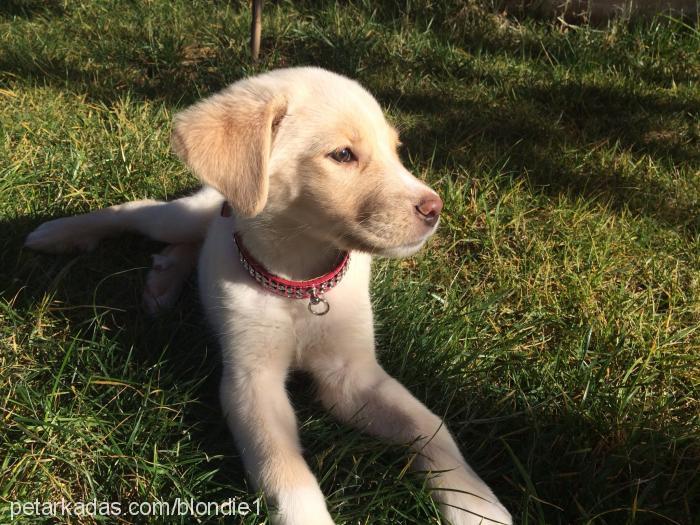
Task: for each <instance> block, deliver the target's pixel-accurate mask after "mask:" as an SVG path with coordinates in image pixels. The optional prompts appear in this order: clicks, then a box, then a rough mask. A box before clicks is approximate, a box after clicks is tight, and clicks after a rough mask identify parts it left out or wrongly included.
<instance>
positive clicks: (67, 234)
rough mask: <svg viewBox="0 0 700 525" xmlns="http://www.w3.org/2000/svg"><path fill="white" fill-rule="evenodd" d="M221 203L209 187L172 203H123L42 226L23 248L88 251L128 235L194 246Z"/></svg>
mask: <svg viewBox="0 0 700 525" xmlns="http://www.w3.org/2000/svg"><path fill="white" fill-rule="evenodd" d="M222 202H223V197H222V196H221V194H220V193H218V192H217V191H216V190H214V189H212V188H209V187H205V188H203V189H202V190H200V191H198V192H197V193H195V194H194V195H191V196H189V197H184V198H182V199H177V200H174V201H171V202H161V201H154V200H141V201H134V202H126V203H124V204H118V205H116V206H111V207H109V208H104V209H102V210H97V211H94V212H92V213H87V214H84V215H76V216H74V217H64V218H61V219H55V220H53V221H48V222H45V223H43V224H41V225H40V226H39V227H38V228H37V229H36V230H34V231H33V232H31V233H30V234H29V235H28V236H27V239H26V241H25V243H24V245H25V246H26V247H27V248H31V249H32V250H38V251H42V252H48V253H63V252H69V251H75V250H79V251H80V250H82V251H89V250H93V249H94V248H95V247H96V246H97V244H98V243H99V242H100V240H102V239H104V238H106V237H114V236H116V235H119V234H121V233H128V232H132V233H140V234H142V235H146V236H147V237H150V238H151V239H153V240H156V241H161V242H167V243H172V244H179V243H196V242H200V241H202V240H203V239H204V234H205V232H206V229H207V227H208V225H209V221H210V220H211V219H212V218H213V217H215V216H216V213H217V212H218V211H219V209H220V208H221V203H222Z"/></svg>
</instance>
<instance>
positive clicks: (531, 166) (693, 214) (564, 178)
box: [378, 84, 700, 236]
mask: <svg viewBox="0 0 700 525" xmlns="http://www.w3.org/2000/svg"><path fill="white" fill-rule="evenodd" d="M378 95H379V97H380V99H382V101H383V102H385V103H388V104H390V105H391V106H392V107H395V108H397V109H398V110H399V111H400V112H406V113H413V114H418V115H420V116H421V121H424V122H425V124H423V123H419V124H418V125H415V126H412V127H411V128H410V129H407V130H405V131H404V132H403V133H402V141H403V142H404V144H405V146H406V150H407V151H408V152H410V153H411V154H412V155H414V156H418V157H419V158H420V159H421V161H422V162H424V163H429V164H430V165H431V166H433V167H435V168H443V167H449V168H459V167H465V166H471V165H473V164H474V160H475V152H476V153H477V154H478V155H479V156H480V158H481V160H482V161H483V160H484V159H486V162H485V163H483V164H485V165H487V166H489V165H495V166H499V165H501V166H502V169H504V170H505V171H509V172H511V173H514V174H517V176H521V177H525V178H526V179H527V180H528V182H529V183H530V184H531V185H532V186H533V187H534V188H535V189H537V190H540V191H542V192H544V193H546V194H549V195H557V194H560V193H565V194H570V195H573V196H577V195H580V196H582V197H584V198H585V199H597V200H602V201H603V202H605V203H608V204H610V205H612V208H613V209H617V210H623V209H629V210H630V211H632V213H635V214H640V215H643V216H648V217H650V218H653V219H654V220H656V221H657V222H659V223H660V224H662V225H664V226H667V227H673V228H677V229H678V230H679V231H681V232H682V233H685V234H687V235H691V236H692V235H696V234H697V233H698V232H700V202H698V201H697V200H693V199H688V198H685V197H687V196H686V195H683V194H679V192H678V189H677V188H676V187H675V186H674V183H675V182H676V181H673V180H669V179H668V178H661V177H658V178H657V177H654V176H653V175H654V174H653V173H650V172H649V171H647V170H646V169H645V166H644V164H645V163H644V162H640V161H641V160H642V159H643V158H645V157H646V158H647V159H655V160H656V161H657V162H659V163H661V165H662V166H663V167H664V168H667V167H668V166H675V167H683V166H686V167H688V168H690V167H693V166H697V167H698V169H699V170H700V149H698V147H697V141H696V140H695V138H694V137H693V136H692V130H691V132H690V133H691V136H689V137H685V136H683V134H682V124H683V123H681V124H680V126H679V123H678V120H677V118H678V115H679V114H683V113H684V112H688V113H692V114H699V115H700V105H699V104H697V103H696V102H691V103H687V104H686V103H683V102H679V101H670V100H666V99H663V98H661V97H654V96H651V95H637V94H634V93H627V92H624V91H622V90H616V89H612V88H606V89H604V88H600V87H597V86H592V85H585V84H562V85H559V86H551V87H548V88H538V87H522V88H519V89H516V90H515V92H514V94H513V95H514V99H512V100H509V101H501V103H499V104H498V105H494V106H488V105H485V104H483V103H478V102H475V101H471V100H468V99H465V98H461V99H453V98H451V97H450V96H444V95H443V96H439V97H438V96H435V94H434V93H422V92H419V91H418V92H412V93H399V92H397V91H391V90H384V91H381V92H379V93H378ZM675 126H678V127H675ZM601 147H602V148H605V149H607V150H608V151H610V149H611V147H612V149H613V150H614V152H615V154H625V155H628V158H629V160H628V162H629V164H628V165H625V164H624V163H616V162H614V159H611V158H610V156H609V155H610V154H609V153H608V154H607V155H608V156H607V157H606V156H605V154H604V153H601V152H600V151H599V150H600V149H601ZM585 157H588V158H587V159H586V160H585V162H586V164H587V165H589V166H591V167H590V168H588V169H587V170H585V171H583V170H582V169H581V168H580V163H583V162H584V158H585ZM591 158H593V159H595V161H593V162H591V161H590V159H591ZM504 161H505V162H504ZM635 163H639V164H641V166H639V167H638V168H633V169H630V168H629V166H630V165H633V164H635ZM475 175H476V176H480V175H481V174H479V173H476V174H475ZM689 176H691V175H689Z"/></svg>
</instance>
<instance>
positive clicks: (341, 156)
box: [328, 148, 357, 163]
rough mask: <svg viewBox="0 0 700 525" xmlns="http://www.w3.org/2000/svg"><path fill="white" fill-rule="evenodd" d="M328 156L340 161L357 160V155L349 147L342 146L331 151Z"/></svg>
mask: <svg viewBox="0 0 700 525" xmlns="http://www.w3.org/2000/svg"><path fill="white" fill-rule="evenodd" d="M328 156H329V157H330V158H332V159H333V160H334V161H336V162H340V163H346V162H352V161H353V160H357V157H356V156H355V154H354V153H353V152H352V150H351V149H350V148H342V149H337V150H335V151H331V152H330V153H329V154H328Z"/></svg>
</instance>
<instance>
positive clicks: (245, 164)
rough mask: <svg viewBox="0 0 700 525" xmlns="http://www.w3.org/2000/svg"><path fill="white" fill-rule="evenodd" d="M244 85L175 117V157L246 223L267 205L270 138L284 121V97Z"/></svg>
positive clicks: (215, 96) (173, 140) (238, 85)
mask: <svg viewBox="0 0 700 525" xmlns="http://www.w3.org/2000/svg"><path fill="white" fill-rule="evenodd" d="M256 87H257V86H255V85H254V84H252V83H251V81H245V80H244V81H243V82H239V83H237V84H234V85H233V86H231V87H229V88H228V89H226V90H224V91H223V92H221V93H218V94H216V95H213V96H212V97H210V98H208V99H206V100H203V101H201V102H199V103H197V104H195V105H194V106H192V107H190V108H188V109H186V110H185V111H183V112H181V113H179V114H178V115H176V116H175V121H174V123H173V132H172V137H171V143H172V148H173V151H174V152H175V154H176V155H177V156H178V157H179V158H180V159H181V160H182V161H183V162H184V163H185V164H187V166H189V168H190V169H191V170H192V171H193V172H194V174H195V175H196V176H197V177H198V178H199V179H200V180H201V181H202V182H204V183H205V184H208V185H209V186H213V187H214V188H216V189H217V190H219V191H220V192H221V193H222V194H223V195H224V197H226V199H227V200H228V202H229V203H230V204H231V206H233V208H234V209H235V210H236V212H237V213H238V214H239V215H241V216H244V217H253V216H254V215H257V214H258V213H260V211H261V210H262V209H263V208H264V207H265V202H266V201H267V191H268V185H269V182H268V181H269V175H268V172H267V170H268V159H269V158H270V148H271V145H272V138H273V133H274V131H275V130H276V127H277V125H278V124H279V122H280V121H281V119H282V118H283V117H284V115H285V113H286V110H287V104H286V101H285V100H284V98H283V97H281V96H279V95H277V96H276V95H274V94H272V93H271V92H269V91H268V90H264V89H256Z"/></svg>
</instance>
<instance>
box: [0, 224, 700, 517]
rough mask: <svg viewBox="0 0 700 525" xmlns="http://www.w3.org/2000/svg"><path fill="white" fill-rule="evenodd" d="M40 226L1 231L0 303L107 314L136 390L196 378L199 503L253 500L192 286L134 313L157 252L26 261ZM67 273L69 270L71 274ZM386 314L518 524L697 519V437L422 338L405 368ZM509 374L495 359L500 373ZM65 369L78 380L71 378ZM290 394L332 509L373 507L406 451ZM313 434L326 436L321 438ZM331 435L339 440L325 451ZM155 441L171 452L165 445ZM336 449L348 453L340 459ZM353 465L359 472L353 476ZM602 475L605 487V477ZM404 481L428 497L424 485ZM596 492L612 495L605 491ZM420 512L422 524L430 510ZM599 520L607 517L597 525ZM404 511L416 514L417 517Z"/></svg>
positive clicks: (388, 356) (396, 367) (410, 380)
mask: <svg viewBox="0 0 700 525" xmlns="http://www.w3.org/2000/svg"><path fill="white" fill-rule="evenodd" d="M45 219H48V217H41V218H35V219H31V220H30V219H26V218H21V219H17V220H15V221H10V222H3V223H2V224H0V226H1V227H2V228H3V231H4V232H8V234H9V235H8V236H7V237H6V238H5V240H4V242H3V252H2V257H0V262H1V263H2V268H3V271H2V273H0V288H1V289H2V298H3V299H4V300H6V301H12V303H13V304H14V308H15V310H16V311H19V312H25V313H29V312H31V311H32V308H34V307H35V305H37V304H40V303H41V302H42V297H43V296H44V294H45V293H46V292H47V291H49V293H50V294H51V295H52V301H51V304H52V305H56V306H58V307H60V308H62V309H63V310H62V311H61V314H60V315H61V316H63V317H64V318H65V319H66V321H67V326H70V327H72V330H74V331H75V330H79V327H81V326H84V325H85V324H86V323H90V322H93V320H94V318H95V313H94V312H95V308H98V309H103V308H106V309H108V310H106V311H107V314H106V315H104V316H102V317H101V318H100V323H101V327H100V329H101V330H104V331H106V332H107V333H111V334H116V335H114V336H113V337H114V340H115V341H116V345H117V350H118V353H117V354H116V358H114V361H113V363H112V366H113V368H114V370H113V374H114V377H115V378H116V379H117V380H119V381H126V382H127V383H130V384H135V383H138V382H139V381H143V377H144V374H145V377H149V372H144V371H149V370H152V371H153V372H152V374H155V375H156V376H157V377H158V383H157V387H158V388H159V389H172V390H173V391H175V392H177V391H178V390H179V388H180V386H179V385H180V384H191V383H192V380H193V376H194V378H199V379H202V380H201V382H199V383H198V384H197V386H196V388H195V389H194V391H188V394H187V395H186V397H187V399H194V403H191V402H190V403H184V406H185V414H184V420H185V421H184V422H185V426H186V428H188V429H189V430H188V432H191V434H192V438H191V439H192V440H193V441H194V442H195V443H196V444H197V445H196V446H197V447H198V449H199V450H201V451H202V452H203V453H204V454H205V455H206V456H207V457H209V458H212V459H211V460H210V461H208V462H207V464H203V465H201V466H200V467H193V468H201V469H202V475H205V473H206V472H205V471H206V470H207V469H213V470H215V471H216V474H215V475H214V476H213V478H211V482H210V485H209V487H210V489H211V490H212V491H213V494H210V495H207V494H198V498H199V499H200V500H205V499H206V497H208V496H210V497H215V496H216V497H219V496H221V495H222V494H226V492H227V490H230V488H231V487H233V488H235V489H236V490H240V491H248V490H249V489H247V488H246V487H247V485H245V482H244V481H243V480H244V474H243V468H242V465H241V463H240V460H239V458H238V455H237V453H236V452H235V446H234V443H233V439H232V438H231V436H230V434H229V432H228V430H227V428H226V425H225V423H224V421H223V417H222V414H221V409H220V406H219V401H218V383H219V378H220V372H219V363H218V361H219V359H218V356H217V352H216V351H213V349H215V348H216V346H217V344H216V341H215V340H214V338H213V337H212V335H211V334H210V333H209V331H208V329H207V326H206V323H205V322H204V320H203V319H202V316H201V313H200V311H199V308H198V307H197V303H198V300H197V297H196V292H195V290H194V286H188V287H187V288H186V290H185V292H184V296H183V297H182V298H181V300H180V302H179V303H178V305H177V307H176V308H175V309H174V311H173V312H171V313H169V314H167V315H165V316H163V317H162V318H158V319H155V320H153V319H148V318H146V317H144V315H143V314H142V312H141V310H140V307H139V303H140V295H141V290H142V289H143V284H144V280H145V275H146V272H147V269H146V267H147V266H148V265H149V263H150V261H149V254H150V253H154V252H156V251H157V250H159V249H160V245H159V244H157V243H154V242H152V241H149V240H146V239H142V238H135V237H126V238H123V239H114V240H108V241H104V242H103V243H102V245H101V246H100V247H99V248H98V249H97V250H96V251H95V252H94V253H91V254H82V255H64V256H49V255H41V254H34V253H29V252H26V251H24V252H23V251H22V249H21V245H22V242H23V239H24V236H25V234H26V232H27V231H29V230H30V229H31V228H32V227H33V226H35V225H36V224H37V223H38V222H40V221H41V220H45ZM66 267H69V271H67V272H64V269H65V268H66ZM125 270H126V271H125ZM121 272H124V273H121ZM94 305H103V306H97V307H95V306H94ZM401 315H403V314H401ZM378 318H379V322H380V326H381V327H380V329H379V331H378V347H379V348H380V349H382V354H381V355H382V361H383V362H384V364H385V366H386V368H387V370H388V371H389V372H390V373H391V374H392V375H395V376H396V377H397V378H398V379H399V380H401V381H402V382H403V383H404V384H406V386H407V387H408V388H409V389H410V390H412V391H413V392H414V393H415V394H416V395H417V397H418V398H419V399H421V400H422V401H424V402H425V403H426V404H427V406H429V407H430V408H431V409H433V410H434V411H435V412H436V413H438V414H442V415H445V416H446V420H447V422H448V424H449V426H450V428H451V430H452V431H453V433H454V434H455V436H456V438H457V440H458V442H459V443H460V447H461V449H462V450H463V451H464V453H465V456H466V457H467V459H468V461H469V462H470V463H471V464H472V465H473V466H474V468H475V469H476V470H477V471H478V472H479V473H480V475H481V476H482V477H483V478H484V479H485V480H486V481H487V482H488V483H489V484H490V485H491V486H492V488H493V489H494V491H495V493H496V494H498V495H499V497H500V498H501V499H502V501H503V503H504V504H506V506H507V507H508V508H510V509H511V510H512V511H513V512H514V514H515V516H516V519H518V521H519V522H524V521H525V519H526V517H527V520H528V521H529V522H535V523H548V524H549V523H552V524H554V523H560V524H570V523H584V522H587V521H586V520H587V519H592V518H595V519H594V522H595V523H620V522H628V521H629V520H633V521H634V522H635V523H659V522H660V521H659V517H658V516H656V515H654V514H647V513H645V512H648V511H658V512H660V513H661V514H662V515H664V516H667V517H668V518H671V519H675V520H677V521H678V522H683V521H684V520H686V519H688V517H689V516H692V515H693V513H694V512H695V510H697V509H694V508H693V505H695V504H696V503H694V502H692V501H688V499H687V495H688V494H692V493H693V483H695V481H694V477H693V476H686V475H684V473H687V470H688V469H689V468H692V466H690V465H689V464H688V463H687V462H688V458H692V457H697V456H696V453H698V451H697V450H695V449H696V448H697V447H696V445H694V444H693V443H692V441H689V440H687V439H685V440H684V439H679V438H678V437H677V436H678V435H680V434H679V433H677V432H676V433H674V431H673V429H672V428H669V434H667V435H665V434H661V433H659V432H657V431H655V430H652V429H647V428H644V427H643V426H641V427H637V426H635V425H634V424H631V423H621V424H619V425H614V424H611V423H610V422H609V421H595V420H591V419H590V418H588V417H585V416H584V415H583V414H581V413H578V412H576V410H575V408H574V407H567V406H566V403H558V402H556V394H555V393H551V395H552V396H554V401H552V400H550V402H547V403H542V405H541V406H538V405H534V406H532V405H530V404H528V402H526V401H525V398H523V399H521V400H519V401H514V402H507V403H504V402H503V397H502V396H503V392H501V391H499V387H498V386H497V384H498V382H494V383H493V384H490V383H489V382H488V380H487V377H480V376H481V374H478V375H479V380H478V381H474V382H471V381H464V380H463V378H462V372H460V371H459V370H455V369H454V368H451V367H450V366H446V364H445V361H444V356H441V355H440V354H439V353H436V352H435V351H434V350H435V349H434V348H432V347H430V345H431V342H430V341H428V342H425V341H424V340H422V339H421V338H420V337H416V338H414V339H413V340H414V343H415V346H414V347H413V348H412V352H415V353H417V354H420V355H421V356H426V357H425V358H421V367H420V368H416V367H411V366H405V362H404V361H403V360H404V357H403V355H402V351H403V349H401V348H392V347H391V339H392V335H391V334H392V333H409V332H415V331H420V330H422V328H421V327H419V326H413V325H410V324H407V322H406V319H405V318H403V317H400V316H399V317H394V316H393V314H392V309H382V308H380V309H379V310H378ZM383 327H390V328H383ZM423 328H426V327H423ZM119 352H123V354H120V353H119ZM119 355H122V358H120V357H119ZM503 355H504V356H505V357H507V358H508V359H512V360H516V361H517V360H518V359H522V360H523V362H522V363H518V362H509V363H505V365H507V366H510V367H519V366H522V367H523V368H527V367H528V366H531V365H530V364H528V363H527V362H526V361H525V360H526V359H527V358H526V357H525V356H521V355H519V354H517V353H506V354H503ZM129 359H133V360H134V362H135V364H136V366H135V367H133V366H131V365H130V367H127V364H129ZM502 365H504V363H494V368H497V367H499V366H502ZM65 373H67V374H68V375H69V376H70V372H65ZM465 373H466V372H465ZM98 374H99V373H98ZM110 376H111V374H110ZM149 381H150V380H149ZM290 390H291V393H292V396H291V397H292V399H293V400H294V404H295V406H296V407H297V409H298V410H297V412H298V415H299V420H300V421H301V422H302V424H305V423H306V422H307V421H310V420H315V422H314V423H313V424H312V426H310V427H307V428H305V430H303V431H302V441H303V442H304V444H305V449H306V455H307V457H308V458H309V459H310V460H311V464H312V468H313V469H314V470H315V471H317V472H319V471H320V472H323V471H324V468H327V467H319V464H317V463H315V461H316V460H318V459H319V458H326V459H325V460H323V459H321V461H322V463H323V461H325V463H323V465H326V464H328V462H329V461H330V463H331V464H333V462H336V464H337V467H338V469H332V470H331V475H330V477H329V478H327V479H325V480H324V482H323V484H322V485H323V487H324V489H325V490H326V493H327V494H329V495H330V501H331V504H333V502H334V501H335V502H336V503H337V504H338V505H340V506H342V507H343V508H344V509H347V508H348V505H350V508H353V506H354V505H358V508H365V506H364V504H365V503H366V504H371V503H372V502H373V499H372V496H371V495H372V494H373V491H375V490H379V489H378V488H377V481H379V482H380V484H381V483H384V484H386V490H387V491H391V487H392V486H394V484H395V483H398V480H396V479H395V476H398V475H399V473H400V472H401V469H402V465H403V464H404V463H405V458H406V457H407V456H408V454H407V453H406V452H402V451H401V450H398V449H396V447H390V446H385V445H379V444H378V442H376V440H374V439H373V438H369V437H361V436H359V435H358V434H357V432H355V431H351V430H349V429H347V428H346V427H344V426H342V425H339V424H336V423H334V422H333V421H332V420H331V419H330V418H329V417H327V416H323V415H322V414H323V413H322V411H321V409H320V408H319V406H318V405H317V404H316V403H315V402H314V401H313V397H314V396H313V389H312V387H311V386H310V384H309V380H308V378H307V377H306V376H304V375H299V376H294V377H293V378H292V381H291V382H290ZM176 395H177V394H176ZM190 396H194V398H191V397H190ZM535 397H536V396H535ZM521 402H522V404H521ZM319 417H320V420H319ZM151 424H152V422H151ZM318 429H320V430H321V431H322V435H323V439H319V438H318V437H317V436H316V435H315V432H316V431H317V430H318ZM328 436H335V438H336V439H333V440H330V441H328V442H327V441H326V440H325V438H327V437H328ZM173 439H175V440H177V439H180V437H179V435H178V436H173ZM348 443H349V444H348ZM341 444H342V445H341ZM159 446H164V447H167V445H165V444H163V443H161V444H160V445H159ZM338 446H340V449H339V450H336V447H338ZM678 449H680V450H678ZM329 454H330V456H329ZM365 454H366V455H367V456H366V457H365V456H364V455H365ZM370 457H371V460H370V459H368V458H370ZM358 458H359V459H358ZM358 469H359V471H360V472H362V476H363V477H358V475H357V474H358ZM601 473H604V479H600V478H599V476H601V475H602V474H601ZM364 476H366V477H364ZM385 477H386V479H385ZM380 480H381V481H380ZM392 480H394V481H392ZM349 483H350V484H352V487H351V488H349V489H348V490H349V491H348V492H342V491H340V489H341V487H343V486H345V485H346V484H349ZM401 483H402V484H403V485H401V486H406V484H407V486H410V485H413V486H414V489H412V490H415V491H420V488H419V487H420V480H419V478H415V479H413V480H411V479H408V480H404V481H401ZM601 484H604V485H605V486H606V487H609V490H608V491H601ZM227 487H228V488H227ZM336 491H337V494H336ZM354 492H356V493H357V495H356V496H355V495H353V493H354ZM335 498H337V499H335ZM393 501H394V502H395V501H396V500H393ZM406 501H407V502H409V501H410V498H408V499H407V500H406ZM632 501H636V502H637V504H638V505H639V508H641V509H644V512H643V513H639V514H638V515H636V516H635V514H634V510H632V509H631V507H630V502H632ZM407 504H408V503H407ZM670 509H672V510H670ZM404 510H405V509H404ZM415 512H416V513H417V514H416V516H418V515H419V514H420V512H423V511H419V510H416V511H415ZM597 513H601V514H602V515H601V516H600V517H598V518H596V515H597ZM404 515H408V516H409V517H410V516H413V514H412V512H409V513H408V514H406V513H404ZM359 518H360V516H358V519H359ZM415 519H416V520H417V521H415V523H420V518H415ZM664 522H665V521H664Z"/></svg>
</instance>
